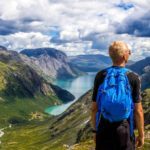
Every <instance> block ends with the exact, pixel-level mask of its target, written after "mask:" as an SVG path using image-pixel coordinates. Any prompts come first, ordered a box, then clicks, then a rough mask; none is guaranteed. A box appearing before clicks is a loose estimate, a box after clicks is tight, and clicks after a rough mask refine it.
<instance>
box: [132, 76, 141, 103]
mask: <svg viewBox="0 0 150 150" xmlns="http://www.w3.org/2000/svg"><path fill="white" fill-rule="evenodd" d="M132 98H133V102H134V103H139V102H141V100H142V97H141V79H140V77H139V75H137V74H135V78H134V83H133V90H132Z"/></svg>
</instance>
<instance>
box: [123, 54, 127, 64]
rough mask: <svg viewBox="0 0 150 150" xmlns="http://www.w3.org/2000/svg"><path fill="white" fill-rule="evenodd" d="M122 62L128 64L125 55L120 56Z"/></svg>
mask: <svg viewBox="0 0 150 150" xmlns="http://www.w3.org/2000/svg"><path fill="white" fill-rule="evenodd" d="M122 60H124V61H125V63H127V62H128V60H127V57H126V55H123V56H122Z"/></svg>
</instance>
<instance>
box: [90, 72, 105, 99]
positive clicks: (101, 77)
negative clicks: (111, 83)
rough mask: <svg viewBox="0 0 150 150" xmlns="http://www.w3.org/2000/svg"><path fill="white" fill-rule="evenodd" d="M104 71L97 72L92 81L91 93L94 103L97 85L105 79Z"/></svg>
mask: <svg viewBox="0 0 150 150" xmlns="http://www.w3.org/2000/svg"><path fill="white" fill-rule="evenodd" d="M105 73H106V72H105V70H102V71H99V72H98V73H97V74H96V76H95V79H94V86H93V93H92V101H93V102H96V97H97V92H98V88H99V85H100V84H101V83H102V82H103V81H104V77H105V75H106V74H105Z"/></svg>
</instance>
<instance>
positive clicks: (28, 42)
mask: <svg viewBox="0 0 150 150" xmlns="http://www.w3.org/2000/svg"><path fill="white" fill-rule="evenodd" d="M49 41H50V37H49V36H46V35H43V34H41V33H40V32H30V33H24V32H18V33H15V34H10V35H5V36H0V43H1V45H5V46H6V47H7V48H8V49H9V50H17V51H20V50H21V49H24V48H39V47H51V44H50V42H49Z"/></svg>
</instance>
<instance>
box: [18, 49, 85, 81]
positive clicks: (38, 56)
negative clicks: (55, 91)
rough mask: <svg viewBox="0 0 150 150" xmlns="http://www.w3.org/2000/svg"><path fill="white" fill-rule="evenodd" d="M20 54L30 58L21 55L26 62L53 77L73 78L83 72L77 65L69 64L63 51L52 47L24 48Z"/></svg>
mask: <svg viewBox="0 0 150 150" xmlns="http://www.w3.org/2000/svg"><path fill="white" fill-rule="evenodd" d="M21 54H25V55H27V56H28V57H30V58H31V60H29V59H26V58H25V57H23V59H24V61H25V62H26V63H27V64H29V65H31V64H32V65H33V64H34V65H36V66H37V68H38V69H39V70H41V71H42V72H43V73H44V74H46V75H47V76H51V77H52V78H54V79H56V78H57V79H58V78H61V79H66V78H74V77H77V76H78V75H81V74H83V72H81V71H80V70H79V69H77V67H75V66H71V65H70V64H69V62H68V58H67V55H66V54H65V53H63V52H61V51H59V50H56V49H53V48H38V49H26V50H23V51H21ZM32 65H31V66H32Z"/></svg>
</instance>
